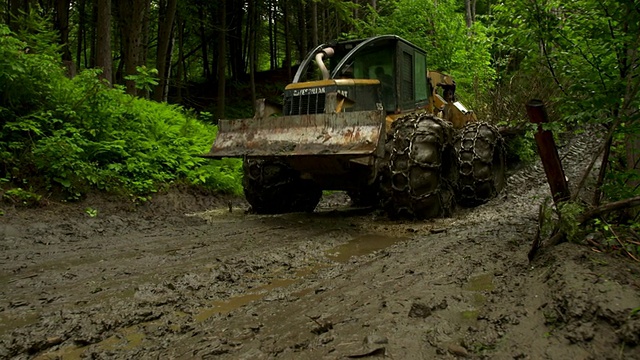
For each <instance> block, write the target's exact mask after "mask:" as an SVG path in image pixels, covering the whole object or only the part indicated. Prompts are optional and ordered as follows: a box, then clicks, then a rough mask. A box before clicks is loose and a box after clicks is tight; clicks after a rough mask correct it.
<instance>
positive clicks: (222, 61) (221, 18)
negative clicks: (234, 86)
mask: <svg viewBox="0 0 640 360" xmlns="http://www.w3.org/2000/svg"><path fill="white" fill-rule="evenodd" d="M218 4H219V6H220V8H219V9H218V25H219V27H220V28H219V30H218V70H217V79H218V104H217V117H218V119H222V118H224V105H225V100H226V99H225V95H226V94H225V90H226V70H227V6H226V4H227V2H226V1H220V2H219V3H218Z"/></svg>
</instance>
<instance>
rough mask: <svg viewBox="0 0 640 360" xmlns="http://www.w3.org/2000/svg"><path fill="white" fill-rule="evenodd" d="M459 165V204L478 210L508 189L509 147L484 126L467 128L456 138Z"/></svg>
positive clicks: (496, 132)
mask: <svg viewBox="0 0 640 360" xmlns="http://www.w3.org/2000/svg"><path fill="white" fill-rule="evenodd" d="M454 147H455V154H456V157H457V162H458V171H459V174H458V181H457V191H456V193H457V201H458V203H459V204H461V205H464V206H477V205H480V204H483V203H485V202H487V201H489V200H490V199H492V198H494V197H496V195H498V193H499V192H500V191H501V190H502V188H504V186H505V183H506V175H505V167H506V165H505V158H506V154H505V147H504V140H503V139H502V136H500V133H499V132H498V129H497V128H496V127H495V126H493V125H490V124H488V123H484V122H475V123H469V124H467V125H466V126H465V127H464V128H463V129H462V130H461V131H460V132H459V133H458V134H457V136H456V138H455V144H454Z"/></svg>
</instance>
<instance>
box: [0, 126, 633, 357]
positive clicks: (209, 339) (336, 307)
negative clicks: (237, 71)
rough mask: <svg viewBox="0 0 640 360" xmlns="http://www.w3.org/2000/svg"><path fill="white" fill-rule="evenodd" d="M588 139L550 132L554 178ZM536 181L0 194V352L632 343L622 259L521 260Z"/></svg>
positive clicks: (440, 352)
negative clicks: (40, 202) (373, 188)
mask: <svg viewBox="0 0 640 360" xmlns="http://www.w3.org/2000/svg"><path fill="white" fill-rule="evenodd" d="M593 148H595V146H593V144H591V143H590V142H589V141H588V140H582V139H579V138H577V139H574V140H572V141H569V142H567V144H565V145H564V146H563V149H562V154H563V162H564V163H565V168H566V170H567V173H568V175H569V177H570V179H571V180H573V181H577V180H576V179H577V178H578V177H579V175H580V174H581V172H582V169H584V168H585V167H586V165H587V162H588V161H589V158H590V156H589V155H588V154H589V152H590V151H591V150H592V149H593ZM546 196H548V187H547V185H546V183H545V182H544V175H543V172H542V170H541V169H540V166H539V165H532V166H530V167H527V168H525V169H520V170H517V171H513V172H512V174H511V176H510V177H509V181H508V188H507V189H506V191H504V192H503V193H502V194H501V195H500V196H499V197H498V198H496V199H494V200H492V201H491V202H489V203H487V204H485V205H482V206H480V207H477V208H473V209H459V210H458V211H456V213H455V215H454V216H453V217H451V218H445V219H436V220H430V221H421V222H398V221H390V220H388V219H387V218H385V217H384V216H381V215H380V214H378V213H376V212H374V211H371V210H369V209H354V208H350V207H349V206H348V199H347V198H346V196H345V195H344V194H341V193H334V194H331V195H329V196H326V197H325V198H324V199H323V201H322V202H321V205H320V206H319V207H318V209H317V210H316V212H314V213H312V214H286V215H277V216H261V215H250V214H245V212H244V210H245V209H246V208H247V205H246V204H245V203H244V202H243V201H242V200H241V199H220V198H209V197H202V196H198V195H191V194H188V193H172V194H165V195H161V196H157V197H156V199H154V201H152V202H151V203H149V204H146V205H144V206H142V207H137V208H133V207H131V206H129V205H126V204H124V205H123V204H116V203H113V202H108V201H105V200H104V199H87V200H86V201H85V202H84V203H83V204H81V205H78V204H75V205H65V204H56V205H51V206H48V207H45V208H43V209H37V210H12V209H10V210H5V211H6V214H5V216H3V217H0V358H9V359H82V358H90V359H143V358H151V359H174V358H175V359H194V358H198V359H209V358H221V359H268V358H282V359H348V358H376V357H388V358H392V359H440V358H441V359H448V358H451V359H452V358H458V357H467V358H490V359H640V350H639V349H638V344H639V342H640V317H639V316H638V315H639V314H637V311H638V308H639V307H640V267H639V266H638V265H637V264H636V263H632V262H631V261H628V260H626V259H624V258H620V257H612V256H609V255H604V254H600V253H596V252H594V251H592V250H591V249H589V248H588V247H585V246H581V245H577V244H563V245H560V246H558V247H557V248H555V249H553V251H552V252H545V253H542V254H540V255H539V257H538V258H537V259H536V260H535V261H534V262H533V263H529V262H528V260H527V252H528V250H529V248H530V243H531V240H532V238H533V236H534V234H535V231H536V226H537V216H538V205H539V204H540V202H541V201H542V200H543V199H544V198H545V197H546ZM230 210H231V211H230ZM634 309H635V312H634Z"/></svg>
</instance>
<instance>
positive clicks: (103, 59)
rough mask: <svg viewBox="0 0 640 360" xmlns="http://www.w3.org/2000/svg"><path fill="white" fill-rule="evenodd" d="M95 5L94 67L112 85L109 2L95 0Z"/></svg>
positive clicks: (106, 0)
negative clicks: (96, 14) (99, 70)
mask: <svg viewBox="0 0 640 360" xmlns="http://www.w3.org/2000/svg"><path fill="white" fill-rule="evenodd" d="M95 1H96V3H97V8H98V9H97V11H98V17H97V24H96V35H97V39H96V67H98V68H101V69H102V74H101V75H100V76H101V77H102V78H103V79H105V80H107V81H108V82H109V83H113V65H112V55H111V0H95ZM78 47H80V45H78Z"/></svg>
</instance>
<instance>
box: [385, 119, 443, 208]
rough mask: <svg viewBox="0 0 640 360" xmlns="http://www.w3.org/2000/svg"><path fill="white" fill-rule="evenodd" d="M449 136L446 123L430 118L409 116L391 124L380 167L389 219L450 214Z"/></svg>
mask: <svg viewBox="0 0 640 360" xmlns="http://www.w3.org/2000/svg"><path fill="white" fill-rule="evenodd" d="M451 132H452V129H451V125H450V124H449V123H447V122H445V121H444V120H442V119H440V118H437V117H435V116H433V115H429V114H409V115H406V116H404V117H402V118H400V119H398V120H396V121H395V122H394V123H393V128H392V130H391V134H390V136H389V139H388V140H387V143H386V147H385V154H386V155H385V159H384V160H383V161H382V163H381V165H380V172H381V178H380V193H381V198H382V201H381V203H382V204H381V205H382V207H383V208H384V209H385V211H386V212H387V213H388V214H389V215H390V216H391V217H408V218H417V219H425V218H432V217H438V216H448V215H450V214H451V212H452V210H453V206H454V196H453V189H452V186H451V175H452V169H451V166H452V165H453V164H454V162H453V161H452V160H453V158H452V149H451V145H450V144H451Z"/></svg>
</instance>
